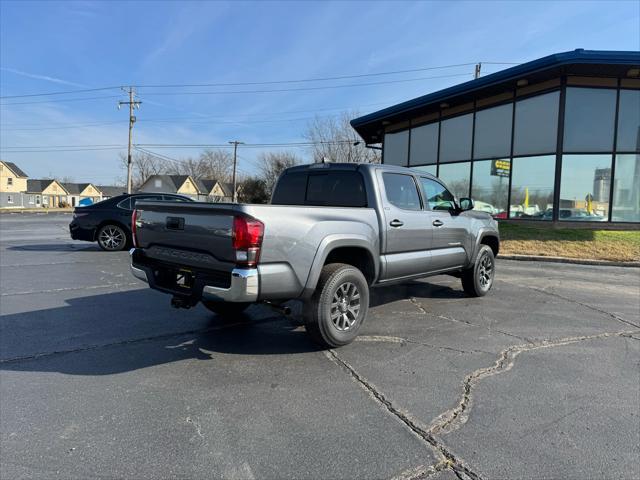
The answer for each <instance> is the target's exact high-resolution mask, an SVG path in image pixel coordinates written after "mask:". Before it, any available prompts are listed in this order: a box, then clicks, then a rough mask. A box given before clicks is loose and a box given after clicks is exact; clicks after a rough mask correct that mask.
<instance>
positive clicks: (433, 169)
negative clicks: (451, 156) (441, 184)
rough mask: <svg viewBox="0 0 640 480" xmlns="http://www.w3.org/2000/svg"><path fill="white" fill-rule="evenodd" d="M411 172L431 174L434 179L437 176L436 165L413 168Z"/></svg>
mask: <svg viewBox="0 0 640 480" xmlns="http://www.w3.org/2000/svg"><path fill="white" fill-rule="evenodd" d="M411 170H417V171H419V172H424V173H430V174H431V175H433V176H434V177H435V176H436V166H435V165H424V166H422V167H411Z"/></svg>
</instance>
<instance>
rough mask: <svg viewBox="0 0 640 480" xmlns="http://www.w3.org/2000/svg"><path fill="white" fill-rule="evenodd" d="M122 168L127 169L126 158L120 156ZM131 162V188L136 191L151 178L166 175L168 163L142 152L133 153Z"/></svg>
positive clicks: (122, 154)
mask: <svg viewBox="0 0 640 480" xmlns="http://www.w3.org/2000/svg"><path fill="white" fill-rule="evenodd" d="M120 161H121V164H122V167H123V168H124V169H125V170H126V169H127V156H126V155H125V154H124V153H121V154H120ZM131 161H132V162H133V173H132V177H133V178H132V186H133V190H134V191H135V190H137V189H138V188H140V186H141V185H142V184H143V183H144V182H145V181H146V180H147V179H148V178H149V177H150V176H151V175H161V174H166V173H168V170H169V166H168V163H169V162H168V161H166V160H164V159H162V158H159V157H156V156H154V155H150V154H148V153H144V152H134V154H133V156H132V159H131Z"/></svg>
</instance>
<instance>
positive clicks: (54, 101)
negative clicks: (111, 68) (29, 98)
mask: <svg viewBox="0 0 640 480" xmlns="http://www.w3.org/2000/svg"><path fill="white" fill-rule="evenodd" d="M105 98H120V95H102V96H97V97H82V98H60V99H56V100H36V101H34V102H9V103H6V102H4V103H0V107H5V106H9V105H34V104H36V103H60V102H84V101H87V100H100V99H105Z"/></svg>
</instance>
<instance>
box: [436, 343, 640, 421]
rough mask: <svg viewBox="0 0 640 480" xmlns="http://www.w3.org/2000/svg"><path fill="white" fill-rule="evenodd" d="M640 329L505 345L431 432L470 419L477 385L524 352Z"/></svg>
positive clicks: (477, 372) (465, 386)
mask: <svg viewBox="0 0 640 480" xmlns="http://www.w3.org/2000/svg"><path fill="white" fill-rule="evenodd" d="M636 333H640V332H638V331H622V332H605V333H599V334H594V335H582V336H575V337H566V338H561V339H558V340H543V341H541V342H536V343H533V344H524V345H512V346H510V347H507V348H505V349H504V350H502V351H501V352H500V354H499V355H498V358H497V360H496V361H495V363H494V364H493V365H492V366H490V367H483V368H479V369H477V370H475V371H474V372H472V373H470V374H469V375H467V376H466V377H465V379H464V382H463V393H462V397H461V399H460V401H459V402H458V404H457V405H456V406H455V407H454V408H452V409H450V410H447V411H446V412H444V413H442V414H441V415H439V416H438V417H436V419H435V420H433V421H432V422H431V425H430V426H429V428H428V432H429V433H431V434H446V433H449V432H452V431H454V430H456V429H458V428H460V427H461V426H462V425H464V424H465V423H466V421H467V420H468V418H469V411H470V409H471V404H472V401H473V396H472V390H473V387H474V386H475V385H476V384H477V383H478V382H480V381H481V380H482V379H484V378H486V377H490V376H493V375H498V374H500V373H504V372H508V371H509V370H511V369H512V368H513V366H514V365H515V360H516V358H517V357H518V355H520V354H521V353H523V352H529V351H532V350H539V349H542V348H553V347H561V346H565V345H571V344H574V343H579V342H584V341H588V340H595V339H600V338H608V337H614V336H618V337H620V336H628V335H632V334H636Z"/></svg>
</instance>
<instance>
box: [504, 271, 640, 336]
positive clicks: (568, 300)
mask: <svg viewBox="0 0 640 480" xmlns="http://www.w3.org/2000/svg"><path fill="white" fill-rule="evenodd" d="M498 280H499V281H501V282H505V283H508V284H510V285H515V286H516V287H520V288H525V289H531V290H535V291H536V292H540V293H544V294H545V295H549V296H551V297H556V298H560V299H562V300H565V301H567V302H570V303H575V304H576V305H580V306H581V307H585V308H588V309H590V310H593V311H594V312H598V313H602V314H604V315H607V316H608V317H611V318H613V319H614V320H617V321H619V322H621V323H624V324H625V325H627V326H630V327H635V328H640V324H637V323H633V322H632V321H630V320H626V319H624V318H622V317H620V316H618V315H616V314H615V313H611V312H608V311H606V310H602V309H601V308H598V307H594V306H593V305H589V304H588V303H584V302H580V301H578V300H575V299H573V298H569V297H565V296H564V295H560V294H559V293H556V292H552V291H549V290H547V289H546V288H540V287H534V286H531V285H526V286H525V285H520V284H519V283H514V282H509V281H508V280H504V279H498Z"/></svg>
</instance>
